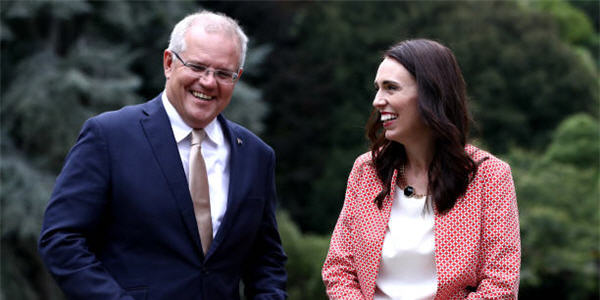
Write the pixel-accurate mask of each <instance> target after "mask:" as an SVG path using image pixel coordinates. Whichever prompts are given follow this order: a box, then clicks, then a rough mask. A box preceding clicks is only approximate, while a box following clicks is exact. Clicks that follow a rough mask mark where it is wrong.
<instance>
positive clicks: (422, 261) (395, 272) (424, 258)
mask: <svg viewBox="0 0 600 300" xmlns="http://www.w3.org/2000/svg"><path fill="white" fill-rule="evenodd" d="M426 198H427V197H420V198H417V197H412V198H409V197H406V196H404V191H403V190H402V189H401V188H399V187H396V192H395V193H394V202H393V204H392V211H391V215H390V221H389V223H388V228H387V231H386V234H385V239H384V241H383V250H382V251H381V263H380V265H379V271H378V273H377V274H378V275H377V281H376V290H375V297H374V299H377V300H381V299H402V300H417V299H418V300H425V299H434V297H435V293H436V291H437V274H436V268H435V257H434V247H435V237H434V224H435V222H434V221H435V219H434V215H433V209H432V208H431V206H430V207H429V209H425V210H424V207H425V200H426Z"/></svg>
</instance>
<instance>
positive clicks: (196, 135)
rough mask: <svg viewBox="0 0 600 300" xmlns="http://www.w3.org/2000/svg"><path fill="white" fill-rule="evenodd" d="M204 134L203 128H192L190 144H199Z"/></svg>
mask: <svg viewBox="0 0 600 300" xmlns="http://www.w3.org/2000/svg"><path fill="white" fill-rule="evenodd" d="M205 136H206V132H204V129H192V146H193V145H199V144H200V143H202V140H203V139H204V137H205Z"/></svg>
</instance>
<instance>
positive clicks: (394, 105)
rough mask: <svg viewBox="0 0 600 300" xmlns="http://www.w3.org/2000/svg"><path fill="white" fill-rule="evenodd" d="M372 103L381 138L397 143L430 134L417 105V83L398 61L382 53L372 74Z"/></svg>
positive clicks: (414, 140) (409, 141) (403, 142)
mask: <svg viewBox="0 0 600 300" xmlns="http://www.w3.org/2000/svg"><path fill="white" fill-rule="evenodd" d="M375 89H376V90H377V93H376V94H375V99H374V100H373V107H375V108H376V109H377V110H379V113H380V120H379V121H380V122H382V125H383V128H384V129H385V138H386V139H388V140H392V141H395V142H398V143H401V144H404V145H406V144H407V143H411V142H416V141H417V140H420V139H423V138H427V139H428V138H430V137H431V133H430V131H429V129H428V128H427V126H426V125H425V123H424V122H423V120H422V119H421V115H420V113H419V109H418V101H419V99H418V98H419V97H418V86H417V82H416V81H415V79H414V78H413V76H412V75H411V74H410V73H409V72H408V71H407V70H406V69H405V68H404V66H403V65H401V64H400V63H399V62H398V61H396V60H394V59H392V58H389V57H386V58H385V59H384V60H383V61H382V62H381V64H380V65H379V68H378V69H377V75H376V76H375Z"/></svg>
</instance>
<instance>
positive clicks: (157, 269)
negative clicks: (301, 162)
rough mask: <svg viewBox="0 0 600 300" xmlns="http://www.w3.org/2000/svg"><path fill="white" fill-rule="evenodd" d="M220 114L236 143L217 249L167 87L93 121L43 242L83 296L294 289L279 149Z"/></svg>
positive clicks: (55, 197) (275, 295) (267, 294)
mask: <svg viewBox="0 0 600 300" xmlns="http://www.w3.org/2000/svg"><path fill="white" fill-rule="evenodd" d="M218 121H219V123H220V125H221V127H222V128H223V131H224V133H225V137H226V139H227V140H228V142H229V145H230V147H231V152H230V183H229V198H228V203H227V210H226V213H225V215H224V217H223V221H222V223H221V225H220V227H219V230H218V232H217V233H216V236H215V238H214V240H213V242H212V243H211V246H210V249H209V251H208V253H207V254H206V256H205V255H204V254H203V252H202V247H201V241H200V237H199V234H198V229H197V225H196V220H195V218H194V208H193V204H192V200H191V198H190V193H189V188H188V183H187V180H186V176H185V173H184V170H183V167H182V163H181V159H180V157H179V152H178V149H177V144H176V142H175V138H174V136H173V131H172V129H171V125H170V122H169V119H168V116H167V114H166V111H165V109H164V107H163V105H162V102H161V98H160V96H158V97H157V98H155V99H153V100H151V101H149V102H147V103H144V104H140V105H135V106H128V107H124V108H122V109H121V110H118V111H115V112H108V113H103V114H101V115H99V116H97V117H94V118H91V119H90V120H88V121H87V122H86V123H85V124H84V126H83V129H82V131H81V133H80V136H79V138H78V140H77V143H76V144H75V146H74V147H73V148H72V149H71V151H70V152H69V154H68V156H67V158H66V162H65V165H64V168H63V170H62V172H61V174H60V175H59V177H58V178H57V181H56V186H55V188H54V192H53V194H52V197H51V199H50V201H49V204H48V207H47V209H46V213H45V219H44V224H43V227H42V233H41V236H40V240H39V251H40V254H41V256H42V258H43V260H44V262H45V264H46V265H47V267H48V269H49V270H50V272H51V273H52V275H53V276H54V277H55V278H56V280H57V282H58V283H59V285H60V286H61V288H62V289H63V291H65V294H66V295H67V296H68V297H69V298H70V299H71V298H72V299H85V300H92V299H99V300H107V299H168V300H181V299H211V300H212V299H238V298H239V294H240V292H239V286H240V280H242V281H243V283H244V287H245V290H246V296H247V297H248V298H249V299H283V298H285V296H286V294H285V282H286V273H285V269H284V263H285V261H286V257H285V254H284V252H283V249H282V248H281V241H280V238H279V233H278V231H277V224H276V221H275V206H276V203H275V201H276V199H275V197H276V196H275V185H274V178H273V177H274V163H275V155H274V153H273V150H272V149H271V148H270V147H269V146H267V145H266V144H265V143H263V142H262V141H261V140H260V139H259V138H258V137H256V136H255V135H254V134H252V133H251V132H250V131H248V130H246V129H245V128H243V127H241V126H239V125H236V124H234V123H232V122H230V121H228V120H226V119H225V118H224V117H222V116H218Z"/></svg>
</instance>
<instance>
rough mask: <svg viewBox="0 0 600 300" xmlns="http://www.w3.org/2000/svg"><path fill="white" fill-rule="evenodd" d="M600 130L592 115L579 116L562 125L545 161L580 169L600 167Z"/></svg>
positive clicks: (556, 133) (555, 134)
mask: <svg viewBox="0 0 600 300" xmlns="http://www.w3.org/2000/svg"><path fill="white" fill-rule="evenodd" d="M599 137H600V128H599V127H598V120H596V119H594V118H593V117H591V116H590V115H586V114H577V115H573V116H571V117H569V118H568V119H566V120H565V121H563V122H562V123H561V125H560V126H559V127H558V129H557V130H556V131H555V133H554V140H553V141H552V143H551V144H550V147H549V148H548V151H547V152H546V155H545V157H544V159H545V160H546V161H550V162H558V163H562V164H570V165H573V166H575V167H578V168H594V167H595V168H598V167H599V166H600V143H598V138H599Z"/></svg>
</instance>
